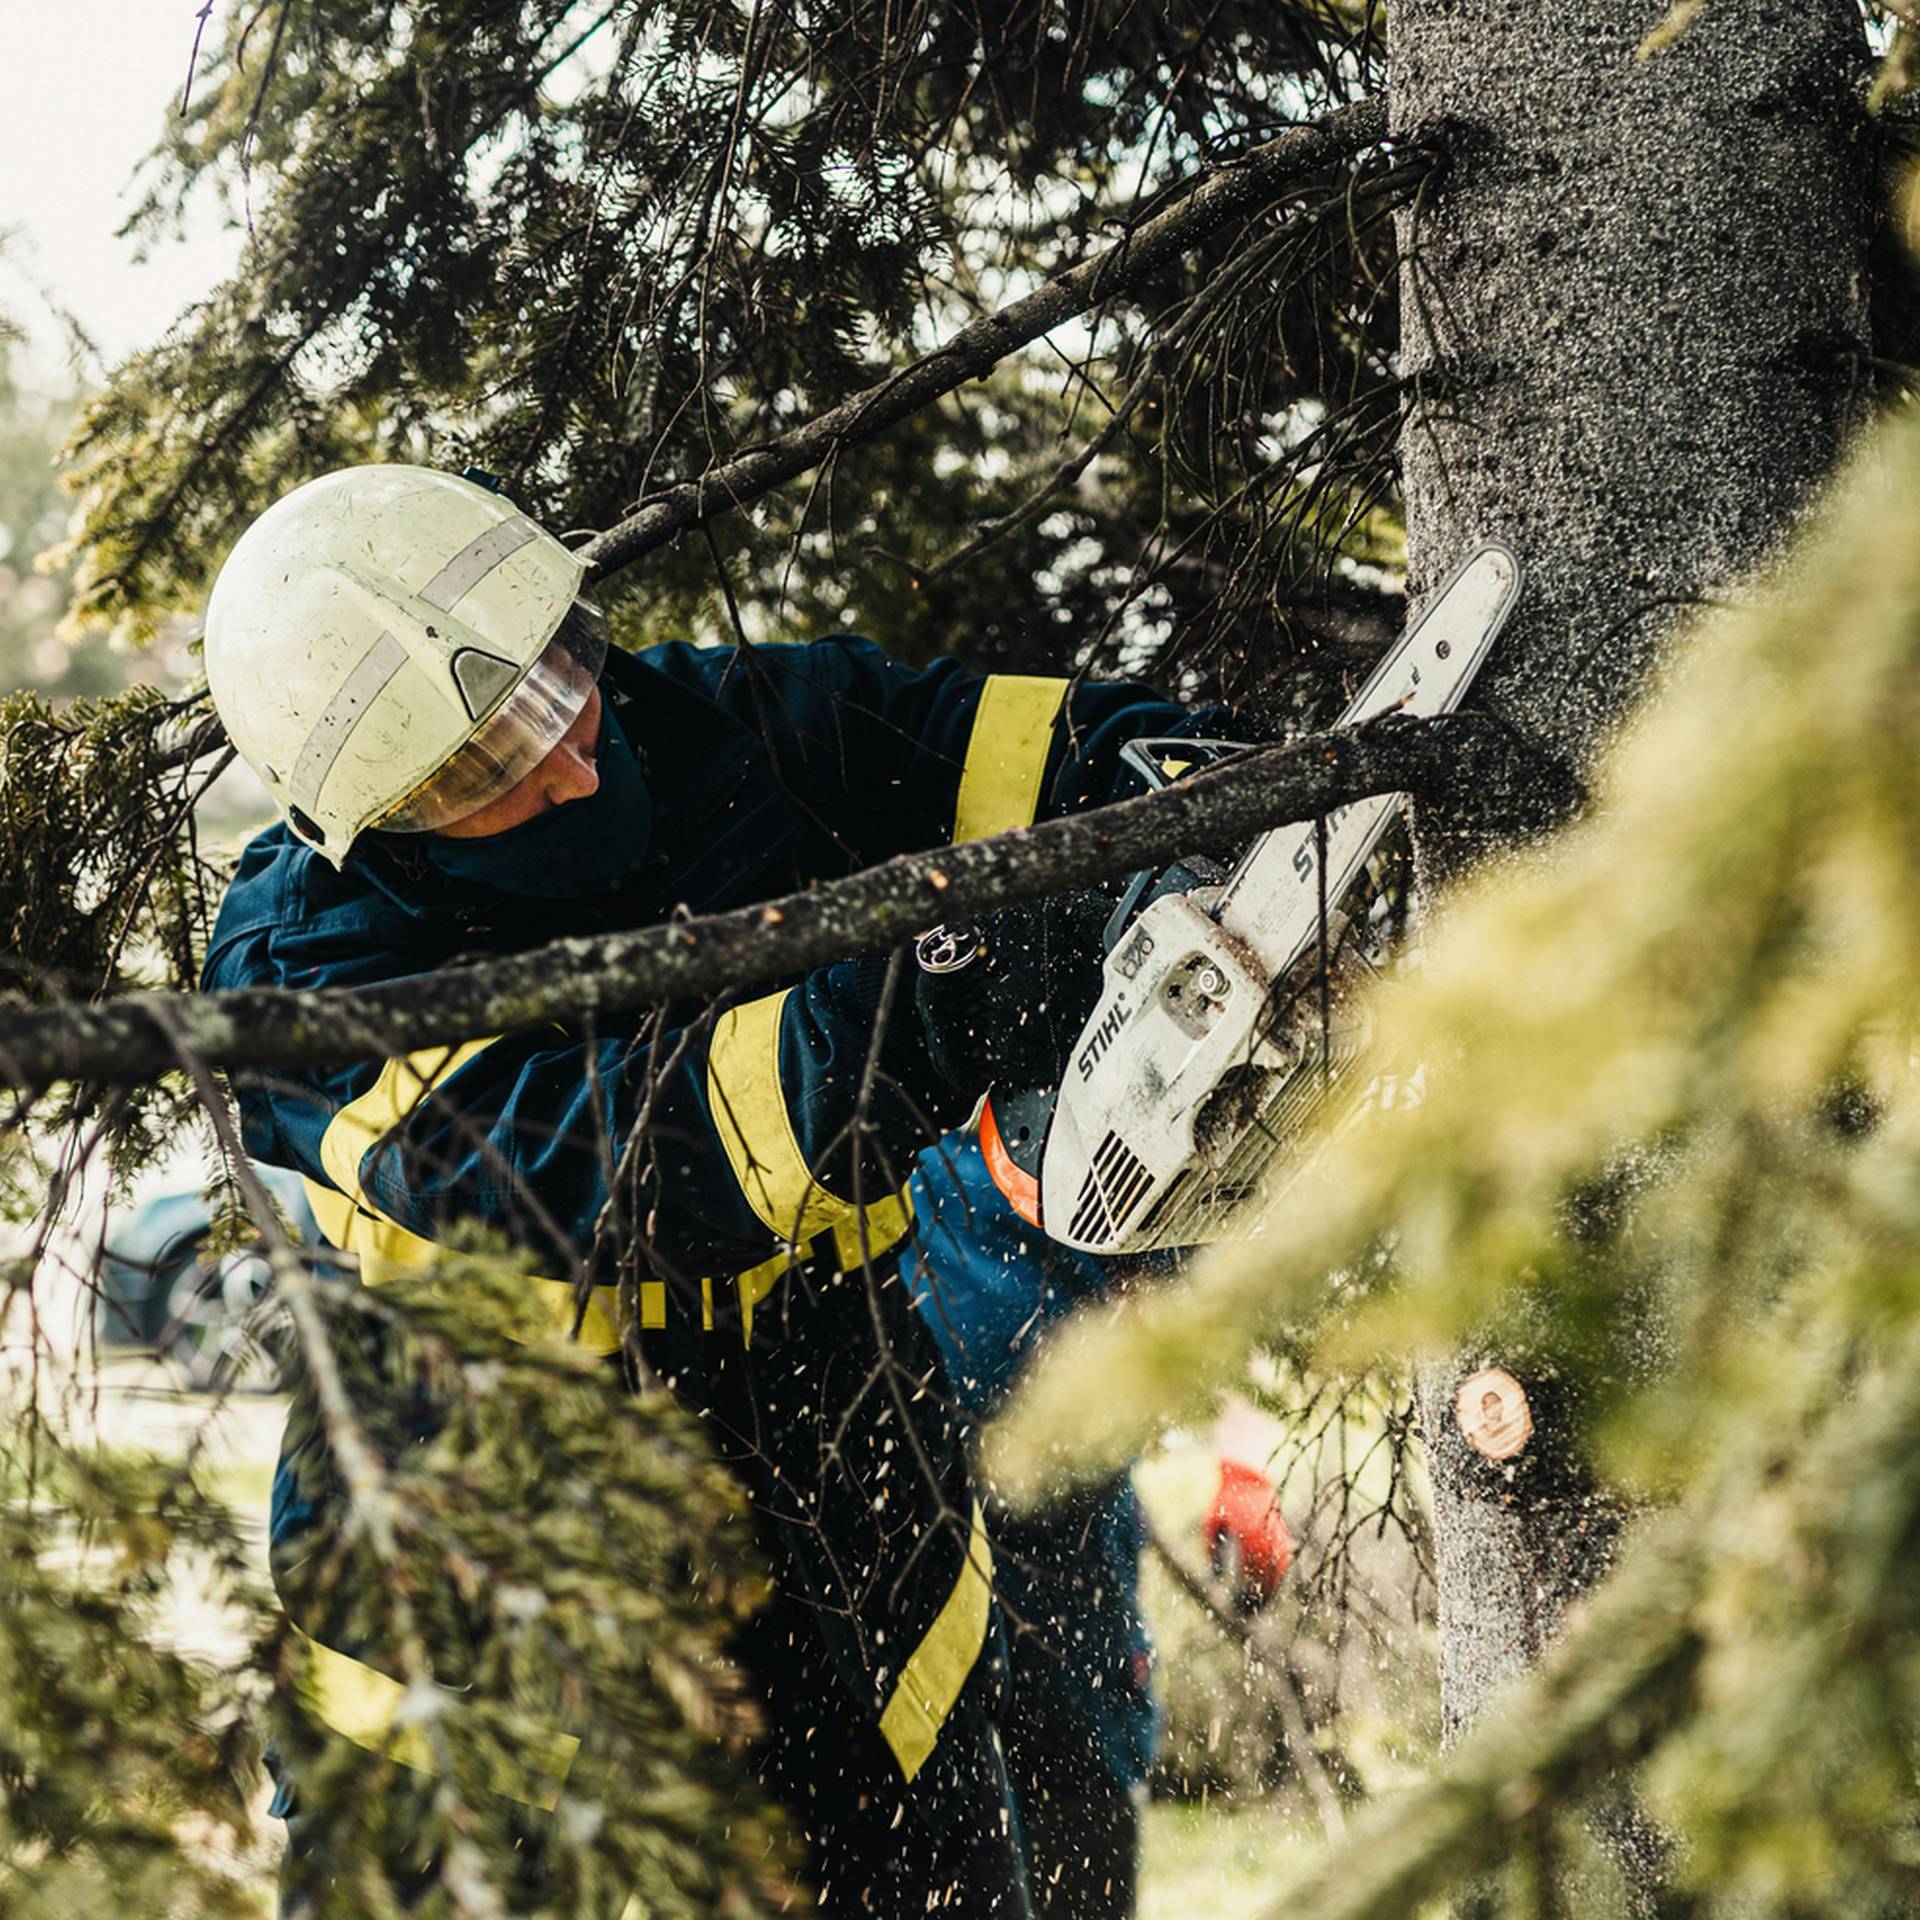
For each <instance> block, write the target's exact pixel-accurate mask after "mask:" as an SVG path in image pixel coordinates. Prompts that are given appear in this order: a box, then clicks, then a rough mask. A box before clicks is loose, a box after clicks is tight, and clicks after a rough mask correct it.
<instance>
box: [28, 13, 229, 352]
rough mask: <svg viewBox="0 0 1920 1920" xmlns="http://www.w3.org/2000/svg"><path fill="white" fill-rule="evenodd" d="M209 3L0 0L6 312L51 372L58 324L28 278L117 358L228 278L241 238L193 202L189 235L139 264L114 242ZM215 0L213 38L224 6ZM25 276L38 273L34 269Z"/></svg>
mask: <svg viewBox="0 0 1920 1920" xmlns="http://www.w3.org/2000/svg"><path fill="white" fill-rule="evenodd" d="M201 4H202V0H0V11H4V14H5V19H6V27H5V35H4V40H0V45H4V48H5V57H6V61H7V65H8V68H9V79H10V81H11V82H12V84H11V85H10V86H9V88H8V93H7V109H6V112H5V113H4V114H0V229H7V228H11V229H13V230H15V232H16V233H17V235H18V238H17V239H16V240H15V241H13V242H11V243H10V244H9V245H8V246H7V247H6V248H5V249H4V259H3V261H0V308H4V309H5V310H6V311H7V312H9V313H11V314H12V315H13V317H14V318H16V319H18V320H20V321H21V322H23V323H24V324H25V325H26V326H27V328H28V329H29V331H30V333H31V334H32V336H33V349H32V351H33V357H34V359H35V361H36V362H37V363H38V365H39V366H40V367H41V368H42V369H44V370H46V371H47V372H48V373H50V374H51V373H55V372H57V370H58V369H59V368H60V367H61V366H62V365H63V362H64V353H63V350H62V348H61V346H60V343H59V337H58V332H57V329H56V328H55V327H54V325H53V324H52V322H51V320H50V319H49V317H48V314H47V310H46V306H45V304H44V302H43V301H42V300H41V298H40V296H39V295H38V293H37V292H36V291H35V290H34V286H33V284H32V282H33V281H34V280H38V281H39V282H41V283H43V284H44V285H45V286H46V287H47V288H49V289H50V290H51V291H52V292H53V293H54V294H55V295H56V296H57V297H58V298H59V299H60V300H61V301H63V302H65V303H66V305H67V306H69V307H70V308H71V309H72V310H73V312H74V313H75V314H76V315H77V316H78V317H79V319H80V321H81V322H82V324H83V325H84V326H85V327H86V328H87V330H88V331H89V333H90V334H91V335H92V336H93V338H94V339H95V340H96V341H97V342H98V343H99V345H100V348H101V350H102V352H103V353H104V354H105V356H106V357H107V359H108V360H109V361H112V360H115V359H118V358H120V357H122V356H124V355H125V354H127V353H129V352H130V351H132V350H133V349H134V348H135V347H138V346H143V345H145V344H146V343H147V342H148V341H150V340H152V339H154V338H156V337H157V336H158V335H159V334H160V332H161V331H162V330H163V329H164V328H165V327H166V325H167V323H168V322H169V321H171V320H172V319H173V317H174V315H175V314H177V313H178V312H179V311H180V309H181V308H182V307H183V306H185V305H186V303H187V302H188V301H189V300H191V299H192V298H193V297H194V296H195V295H196V294H198V293H201V292H203V291H204V290H205V289H206V288H207V287H208V286H209V285H211V284H212V283H213V282H214V281H216V280H218V279H220V278H222V277H223V276H224V275H225V274H226V273H228V272H229V271H230V270H231V268H232V265H233V262H234V261H235V259H236V258H237V257H238V254H239V250H240V242H241V237H242V236H241V235H240V234H238V233H237V232H235V231H233V230H230V229H227V228H226V227H225V226H224V225H223V224H222V221H221V218H220V216H219V214H218V212H217V210H216V209H215V208H213V207H212V206H211V205H210V204H203V205H200V206H197V207H196V208H194V209H193V217H192V218H191V219H190V221H189V224H188V230H187V234H186V237H185V239H184V241H182V242H181V243H178V244H176V243H172V242H166V243H163V244H162V245H161V246H160V247H158V248H157V249H156V250H155V252H154V255H153V258H152V259H151V260H149V261H148V262H147V263H146V264H145V265H136V264H135V262H134V257H133V250H132V248H131V247H130V245H129V244H128V243H127V242H126V241H124V240H119V239H116V238H115V237H114V234H115V229H116V228H117V227H118V226H119V225H120V223H121V222H122V221H123V220H124V219H125V218H126V215H127V213H128V212H129V211H130V209H131V207H132V206H133V204H134V196H133V195H131V194H130V192H129V184H130V181H131V178H132V175H133V172H134V169H135V168H136V167H137V166H138V165H139V163H140V160H141V159H142V157H143V156H144V155H145V154H146V152H147V151H148V149H149V148H150V147H151V146H152V145H153V144H154V142H155V140H156V139H157V138H158V137H159V134H160V132H161V129H162V127H163V126H164V124H165V118H166V115H167V114H168V112H169V111H170V110H172V108H173V107H175V106H177V104H178V102H179V98H180V90H181V87H182V85H183V84H184V82H185V80H186V76H187V61H188V56H189V54H190V53H191V51H192V47H193V36H194V29H195V25H196V19H195V16H196V15H197V14H198V13H199V11H200V7H201ZM240 4H242V0H213V6H214V9H215V12H214V17H213V19H211V20H210V21H209V22H208V31H209V34H211V33H212V30H213V29H214V28H215V27H216V26H217V25H218V24H219V23H220V18H221V16H222V15H223V14H224V13H225V12H226V10H227V9H228V8H229V7H233V6H237V5H240ZM29 276H30V277H29Z"/></svg>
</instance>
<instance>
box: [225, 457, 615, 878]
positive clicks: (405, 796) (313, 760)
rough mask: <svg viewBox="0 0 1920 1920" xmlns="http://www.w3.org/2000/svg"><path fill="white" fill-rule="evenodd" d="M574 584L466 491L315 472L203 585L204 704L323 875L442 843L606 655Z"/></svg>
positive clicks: (522, 760) (467, 484)
mask: <svg viewBox="0 0 1920 1920" xmlns="http://www.w3.org/2000/svg"><path fill="white" fill-rule="evenodd" d="M585 572H586V569H585V567H584V565H583V564H582V562H581V561H580V560H579V559H578V558H577V557H576V556H575V555H574V554H573V553H571V552H570V551H569V550H568V549H567V548H565V547H563V546H562V545H561V544H560V542H559V541H558V540H556V539H554V537H553V536H552V535H551V534H549V533H546V532H543V531H542V530H541V529H540V528H539V527H538V526H536V525H535V524H534V523H533V522H532V521H531V520H529V519H528V518H527V516H526V515H525V514H523V513H521V512H519V511H518V510H517V509H516V508H515V507H514V506H513V505H511V503H509V502H508V501H506V500H503V499H502V498H501V497H500V496H499V495H498V494H497V493H494V492H493V491H491V490H490V489H489V488H487V487H483V486H479V485H476V484H475V483H474V482H473V481H471V480H462V479H456V478H455V477H454V476H453V475H452V474H450V473H440V472H437V471H435V470H434V469H432V468H430V467H403V466H370V467H347V468H343V469H342V470H341V471H340V472H338V473H329V474H324V475H322V476H321V478H319V479H318V480H309V481H308V482H307V483H306V485H305V486H302V487H296V488H295V489H294V491H293V492H292V493H290V494H288V495H286V496H285V498H284V499H281V500H278V501H276V502H275V503H274V504H273V505H272V506H271V507H269V508H268V509H267V511H266V512H265V513H263V514H262V515H261V516H260V518H259V519H258V520H256V521H255V522H254V523H253V525H252V526H250V527H249V528H248V529H247V530H246V532H245V533H244V534H242V535H241V536H240V540H239V542H238V544H237V545H236V546H235V547H234V549H233V552H232V553H231V554H229V555H228V556H227V562H226V565H225V566H223V567H222V568H221V569H220V576H219V578H218V579H217V580H215V582H214V583H213V593H212V595H211V597H210V598H209V599H208V601H207V638H206V648H207V679H208V682H209V683H210V685H211V687H212V690H213V701H214V705H215V706H216V707H217V708H218V709H219V711H220V718H221V719H222V720H223V721H224V722H225V723H226V729H227V733H228V735H229V736H230V737H231V739H232V741H233V744H234V746H235V747H237V748H238V749H239V752H240V756H241V758H242V759H243V760H245V761H246V763H247V765H248V766H250V767H251V768H252V769H253V770H254V772H255V773H257V774H258V775H259V776H260V778H261V780H262V781H263V782H264V783H265V784H266V788H267V791H268V792H269V793H270V794H272V795H273V798H274V801H275V803H276V804H277V805H278V807H279V808H280V811H281V813H282V815H283V816H284V817H285V819H286V821H287V824H288V825H289V826H290V827H291V828H292V829H293V831H294V832H295V833H296V834H298V835H299V836H300V838H301V839H302V840H304V841H306V842H307V844H308V845H309V846H311V847H314V848H317V849H318V850H319V852H321V853H322V854H324V855H325V856H326V858H327V859H328V860H330V861H332V863H333V864H334V865H335V866H336V867H337V866H339V865H340V864H341V862H342V861H343V860H345V858H346V856H347V850H348V849H349V848H350V847H351V846H352V845H353V842H354V838H355V836H356V835H357V834H359V833H360V832H361V831H362V830H363V829H365V828H367V827H373V826H378V827H381V828H383V829H385V830H387V831H390V832H397V833H424V832H429V831H431V830H432V829H434V828H436V827H442V826H446V825H449V824H450V823H451V822H453V821H456V820H459V819H461V818H463V817H464V816H465V815H467V814H470V813H473V812H475V811H477V810H478V809H479V808H481V807H483V806H485V805H486V804H487V803H488V802H489V801H490V800H493V799H495V798H497V797H498V796H499V795H500V794H502V793H505V792H506V791H507V790H508V789H509V788H510V787H512V786H513V785H514V784H515V783H516V782H517V781H518V780H520V779H521V778H522V777H523V776H524V775H525V774H526V773H527V772H529V771H530V770H531V769H532V768H533V767H534V766H535V765H537V764H538V762H539V761H540V760H541V758H543V757H544V756H545V755H546V754H547V753H548V752H549V751H550V750H551V749H552V747H553V746H554V744H555V742H557V741H558V740H559V738H560V736H561V735H562V734H563V733H565V732H566V730H567V728H568V727H569V726H570V725H571V724H572V722H573V720H574V719H575V717H576V716H577V715H578V714H579V712H580V709H581V708H582V707H583V706H584V705H585V704H586V702H587V698H588V696H589V694H590V693H591V691H592V688H593V683H594V679H595V677H596V676H597V675H598V673H599V670H600V667H601V664H602V662H603V660H604V659H605V655H606V641H605V635H604V630H603V629H602V627H601V626H600V623H599V621H598V617H597V615H594V614H593V613H592V610H591V609H589V608H587V606H586V603H584V602H578V603H576V596H577V595H578V593H579V590H580V584H581V581H582V579H583V577H584V575H585ZM576 604H577V605H578V607H579V612H578V613H574V614H573V617H571V618H570V617H569V615H570V613H572V612H573V610H574V609H575V607H576Z"/></svg>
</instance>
